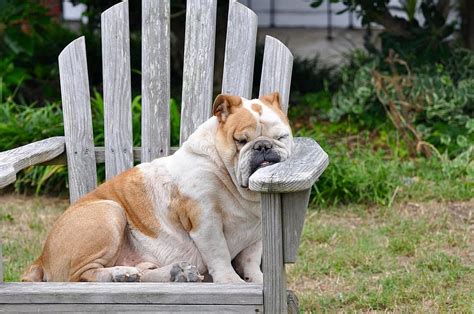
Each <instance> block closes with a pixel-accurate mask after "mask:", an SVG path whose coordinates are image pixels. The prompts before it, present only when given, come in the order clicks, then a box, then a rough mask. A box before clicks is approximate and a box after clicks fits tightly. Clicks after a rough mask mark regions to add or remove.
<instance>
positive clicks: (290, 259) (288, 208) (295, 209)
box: [281, 188, 311, 263]
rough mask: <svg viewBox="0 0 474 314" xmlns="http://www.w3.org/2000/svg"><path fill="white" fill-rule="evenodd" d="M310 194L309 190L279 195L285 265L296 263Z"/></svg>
mask: <svg viewBox="0 0 474 314" xmlns="http://www.w3.org/2000/svg"><path fill="white" fill-rule="evenodd" d="M310 194H311V188H309V189H306V190H303V191H299V192H293V193H284V194H281V210H282V212H281V214H282V219H283V260H284V262H285V263H295V262H296V256H297V254H298V247H299V246H300V239H301V231H302V230H303V225H304V218H305V215H306V210H307V208H308V202H309V196H310Z"/></svg>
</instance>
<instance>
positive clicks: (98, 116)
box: [0, 92, 180, 194]
mask: <svg viewBox="0 0 474 314" xmlns="http://www.w3.org/2000/svg"><path fill="white" fill-rule="evenodd" d="M140 101H141V97H140V96H137V97H134V98H133V100H132V129H133V142H134V145H135V146H140V141H141V127H140V125H141V115H140V113H141V102H140ZM91 111H92V122H93V127H94V143H95V145H96V146H103V145H104V104H103V99H102V95H101V94H100V93H98V92H94V93H93V96H92V98H91ZM170 114H171V121H170V122H171V144H172V145H178V143H179V123H180V116H179V115H180V113H179V106H178V103H177V102H176V101H175V100H173V99H172V100H171V101H170ZM0 134H2V137H0V152H1V151H5V150H8V149H11V148H15V147H18V146H21V145H26V144H28V143H31V142H34V141H38V140H42V139H45V138H49V137H52V136H61V135H63V134H64V125H63V119H62V110H61V108H60V104H58V103H46V104H45V105H44V106H43V107H36V106H35V105H19V104H16V103H14V102H13V101H11V100H10V101H7V102H5V103H2V104H0ZM97 171H98V177H99V181H103V180H104V177H105V175H104V173H105V170H104V167H103V165H98V167H97ZM66 186H67V167H66V166H64V165H53V166H35V167H29V168H27V169H25V170H23V171H22V172H20V173H19V175H18V178H17V181H16V183H15V189H16V190H17V191H21V192H35V193H36V194H38V193H54V194H58V193H64V192H66V189H65V188H66Z"/></svg>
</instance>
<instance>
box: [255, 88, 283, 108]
mask: <svg viewBox="0 0 474 314" xmlns="http://www.w3.org/2000/svg"><path fill="white" fill-rule="evenodd" d="M258 99H260V100H261V101H262V102H263V103H264V104H266V105H267V106H271V107H276V108H278V109H279V110H281V111H283V109H282V108H281V104H280V93H279V92H273V93H271V94H267V95H263V96H260V97H259V98H258Z"/></svg>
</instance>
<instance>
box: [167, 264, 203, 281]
mask: <svg viewBox="0 0 474 314" xmlns="http://www.w3.org/2000/svg"><path fill="white" fill-rule="evenodd" d="M170 275H171V281H174V282H201V281H202V279H203V276H201V275H200V274H199V271H198V269H197V267H196V266H194V265H191V264H189V263H188V262H179V263H176V264H173V267H172V268H171V271H170Z"/></svg>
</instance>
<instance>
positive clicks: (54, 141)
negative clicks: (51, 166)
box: [0, 136, 65, 189]
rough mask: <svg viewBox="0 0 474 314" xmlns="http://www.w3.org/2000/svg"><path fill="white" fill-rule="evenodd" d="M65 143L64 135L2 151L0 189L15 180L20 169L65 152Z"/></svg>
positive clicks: (0, 157) (0, 153)
mask: <svg viewBox="0 0 474 314" xmlns="http://www.w3.org/2000/svg"><path fill="white" fill-rule="evenodd" d="M64 143H65V142H64V136H56V137H51V138H48V139H45V140H41V141H38V142H34V143H31V144H28V145H25V146H21V147H18V148H14V149H11V150H7V151H4V152H0V189H1V188H3V187H5V186H7V185H8V184H10V183H13V182H15V180H16V174H17V173H18V171H20V170H22V169H24V168H26V167H29V166H32V165H36V164H39V163H42V162H44V161H48V160H51V159H53V158H54V157H56V156H58V155H60V154H61V153H63V152H64Z"/></svg>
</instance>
